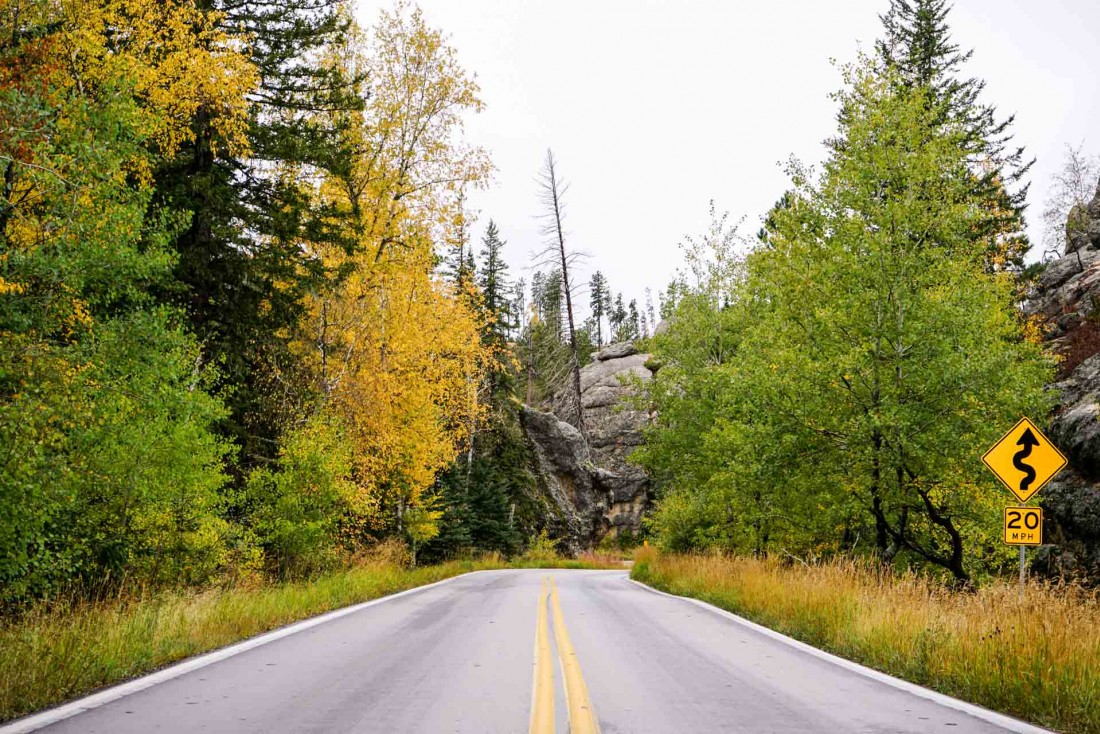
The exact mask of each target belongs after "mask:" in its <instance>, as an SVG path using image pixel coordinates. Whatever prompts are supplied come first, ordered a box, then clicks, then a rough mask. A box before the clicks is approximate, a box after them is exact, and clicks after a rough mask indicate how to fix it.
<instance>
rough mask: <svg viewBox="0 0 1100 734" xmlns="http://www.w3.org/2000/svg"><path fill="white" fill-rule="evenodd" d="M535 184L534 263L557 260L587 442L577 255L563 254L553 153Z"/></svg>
mask: <svg viewBox="0 0 1100 734" xmlns="http://www.w3.org/2000/svg"><path fill="white" fill-rule="evenodd" d="M538 183H539V188H540V190H541V191H540V196H541V199H542V204H543V207H544V212H543V214H542V216H541V218H542V220H543V226H542V234H543V236H544V237H546V246H545V247H544V248H543V250H542V251H541V252H540V253H539V254H538V256H537V259H540V260H542V261H544V262H547V261H554V260H557V261H559V262H560V266H561V278H562V290H563V291H564V295H565V314H566V322H567V324H568V326H569V350H570V361H571V365H570V366H571V369H572V372H573V390H572V394H573V400H574V403H575V404H574V406H573V407H574V408H575V412H574V417H575V419H576V426H577V429H578V430H579V431H580V432H581V435H582V436H584V438H585V440H586V441H587V440H588V430H587V427H586V426H585V423H584V410H583V409H582V405H581V361H580V354H579V351H578V349H577V328H576V322H575V321H574V318H573V294H572V287H571V283H570V278H569V274H570V268H571V267H572V265H573V263H574V261H575V258H576V255H577V253H570V252H567V250H566V248H565V226H564V224H565V202H564V197H565V193H566V192H567V191H568V190H569V186H568V185H567V184H565V183H564V182H563V181H562V180H561V177H560V176H559V175H558V162H557V160H556V159H555V158H554V151H552V150H550V149H547V151H546V162H545V163H544V164H543V168H542V171H541V172H540V173H539V177H538Z"/></svg>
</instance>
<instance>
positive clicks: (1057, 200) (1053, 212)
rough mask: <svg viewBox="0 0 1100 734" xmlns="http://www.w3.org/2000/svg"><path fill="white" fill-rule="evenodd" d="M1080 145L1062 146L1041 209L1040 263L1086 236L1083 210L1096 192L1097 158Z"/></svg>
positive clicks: (1099, 161) (1099, 168) (1099, 173)
mask: <svg viewBox="0 0 1100 734" xmlns="http://www.w3.org/2000/svg"><path fill="white" fill-rule="evenodd" d="M1083 149H1084V144H1083V143H1082V144H1081V145H1078V146H1077V147H1076V148H1074V147H1073V146H1071V145H1067V146H1066V153H1065V158H1064V159H1063V162H1062V167H1061V168H1060V169H1059V170H1058V172H1057V173H1055V174H1054V176H1053V178H1052V180H1051V183H1050V188H1049V189H1048V190H1047V197H1046V202H1045V205H1044V207H1043V213H1042V218H1043V260H1049V259H1052V258H1056V257H1058V255H1059V254H1061V252H1062V251H1063V248H1064V247H1065V246H1066V243H1067V241H1070V240H1074V239H1075V238H1079V237H1082V236H1087V235H1086V234H1085V233H1084V232H1083V231H1082V227H1083V226H1084V224H1085V222H1086V221H1087V219H1086V217H1085V216H1084V208H1085V207H1086V206H1087V205H1088V203H1089V201H1090V200H1091V199H1092V197H1093V195H1094V193H1095V192H1096V191H1097V178H1100V156H1096V155H1089V154H1087V153H1085V152H1084V151H1083Z"/></svg>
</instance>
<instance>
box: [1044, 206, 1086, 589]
mask: <svg viewBox="0 0 1100 734" xmlns="http://www.w3.org/2000/svg"><path fill="white" fill-rule="evenodd" d="M1027 311H1028V312H1029V313H1030V314H1033V315H1036V316H1039V317H1040V318H1041V319H1042V321H1043V322H1044V323H1045V324H1046V325H1047V328H1048V330H1049V331H1048V336H1047V338H1048V339H1049V347H1050V349H1051V351H1053V352H1054V353H1055V354H1057V355H1058V356H1059V357H1061V362H1060V364H1059V369H1058V382H1057V383H1055V385H1054V389H1056V390H1058V393H1059V407H1058V409H1057V410H1056V411H1055V413H1054V415H1053V417H1052V420H1051V424H1050V434H1051V435H1050V437H1051V439H1052V440H1053V441H1054V442H1055V443H1056V444H1057V445H1058V447H1059V448H1061V449H1062V451H1063V452H1064V453H1065V454H1066V456H1067V457H1068V458H1069V460H1070V465H1069V466H1068V467H1067V468H1066V469H1065V470H1063V471H1062V473H1061V474H1059V475H1058V476H1057V477H1056V478H1055V479H1054V480H1052V481H1051V482H1050V484H1048V485H1047V486H1046V487H1045V488H1044V489H1043V491H1042V494H1041V495H1040V497H1041V502H1040V504H1041V505H1042V506H1043V508H1044V509H1045V510H1046V511H1047V515H1048V522H1047V525H1046V537H1045V538H1044V540H1046V541H1047V542H1048V543H1051V544H1052V545H1050V546H1044V547H1043V548H1042V550H1041V551H1040V552H1039V554H1038V556H1037V558H1036V565H1037V568H1038V570H1040V571H1043V572H1046V573H1048V574H1051V575H1063V574H1065V575H1086V576H1089V577H1091V578H1093V579H1097V578H1100V186H1098V187H1097V191H1096V196H1095V197H1094V198H1093V199H1092V201H1091V202H1090V203H1089V204H1088V205H1086V206H1079V207H1077V208H1075V209H1074V210H1073V211H1072V212H1070V215H1069V218H1068V222H1067V224H1066V246H1065V251H1064V253H1063V254H1062V256H1061V257H1059V258H1058V259H1056V260H1054V261H1052V262H1050V263H1047V264H1046V266H1045V268H1044V270H1043V272H1042V274H1041V275H1040V276H1039V280H1038V283H1037V287H1036V291H1035V293H1034V294H1033V297H1032V298H1030V299H1029V300H1028V303H1027Z"/></svg>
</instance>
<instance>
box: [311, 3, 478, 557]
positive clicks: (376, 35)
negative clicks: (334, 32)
mask: <svg viewBox="0 0 1100 734" xmlns="http://www.w3.org/2000/svg"><path fill="white" fill-rule="evenodd" d="M333 63H339V64H343V65H345V66H346V67H357V68H367V69H369V70H370V80H371V84H370V90H369V96H368V98H367V106H366V109H365V110H364V111H363V113H362V114H361V116H359V115H355V116H353V117H345V118H344V119H343V120H341V121H340V122H342V123H343V124H344V125H345V126H347V127H348V128H349V131H348V132H347V138H346V140H347V143H348V145H349V146H350V147H352V148H353V149H354V150H356V151H357V155H356V157H355V159H354V161H353V165H352V166H351V167H350V168H349V170H347V171H346V172H344V173H343V174H341V175H330V176H328V177H327V178H326V179H325V180H324V181H323V182H322V183H321V185H320V186H319V194H318V195H319V196H320V197H321V198H322V199H323V200H324V202H325V203H326V204H327V205H329V206H330V207H333V208H334V209H335V211H336V212H337V216H336V218H335V219H334V221H337V222H340V223H341V224H342V226H344V227H345V228H346V231H347V232H348V237H349V239H351V240H352V241H353V242H354V251H353V252H352V253H351V254H349V253H348V252H346V251H344V250H342V249H338V248H331V249H329V250H326V251H324V252H319V253H316V254H317V256H318V258H319V259H320V260H321V261H322V262H323V263H324V265H325V266H326V268H327V269H329V270H330V271H339V272H344V273H346V274H347V275H346V277H345V278H344V279H343V280H342V281H341V282H340V284H339V285H338V286H337V287H335V288H334V289H333V290H331V291H328V292H324V293H315V294H313V296H312V298H311V299H310V301H309V307H308V314H307V316H306V317H305V318H304V319H303V322H302V324H301V329H300V334H301V338H300V341H299V352H300V354H301V356H302V357H303V359H304V360H306V361H307V362H308V363H309V364H310V365H311V370H312V372H313V374H314V375H315V376H316V379H317V381H318V383H319V384H320V387H321V392H322V393H323V394H324V395H325V405H326V409H328V410H334V411H336V412H337V413H338V414H339V416H340V419H341V421H342V423H343V425H344V426H345V427H346V433H347V435H348V437H349V440H350V441H352V442H353V443H354V447H353V456H354V458H353V461H354V465H355V482H356V486H357V496H356V499H355V502H354V505H355V510H356V512H357V515H358V524H359V525H360V526H362V529H364V530H367V531H371V530H381V529H383V528H388V527H394V526H396V527H397V528H399V529H403V530H406V531H407V532H409V533H410V534H411V535H416V536H417V537H418V538H421V539H423V538H427V537H431V536H432V535H433V534H434V529H435V524H436V522H437V521H438V519H439V513H438V512H437V511H434V510H433V509H432V507H431V504H432V503H431V498H430V497H429V496H428V490H429V489H430V487H431V486H432V484H433V483H434V481H435V476H436V474H437V473H438V472H439V471H440V470H442V469H443V468H445V467H446V466H447V465H448V464H450V463H451V462H452V461H454V459H455V457H456V455H457V454H458V452H459V451H460V450H461V449H462V447H463V444H464V443H465V442H466V441H467V440H468V438H469V432H470V430H471V427H472V426H474V425H476V424H477V421H478V419H479V418H480V417H481V413H482V410H483V406H482V405H481V404H480V403H479V396H478V387H479V386H480V385H481V384H482V381H483V380H482V378H483V375H484V371H485V369H486V368H487V366H488V364H489V361H490V360H491V358H492V357H491V354H490V351H489V349H488V348H487V347H486V346H484V345H483V344H482V343H481V338H480V337H481V333H482V329H483V326H484V324H483V322H482V317H481V315H480V314H479V313H478V311H477V309H476V307H475V305H474V303H475V301H474V299H472V298H470V297H469V295H468V294H465V293H458V292H456V288H455V286H453V285H452V284H450V283H446V282H444V281H443V280H442V279H441V278H440V277H438V275H437V274H436V272H435V271H436V263H437V254H436V253H437V249H438V248H441V247H443V246H444V245H445V244H446V242H447V240H448V238H450V237H451V236H453V232H454V229H455V228H454V223H455V222H456V221H462V220H463V216H462V192H463V190H464V189H465V187H467V186H469V185H479V184H482V183H483V182H484V181H485V179H486V177H487V175H488V173H489V170H490V165H489V162H488V159H487V157H486V156H485V154H484V152H483V151H481V150H480V149H478V148H474V147H469V146H467V145H465V144H463V143H462V142H461V139H460V136H459V133H460V131H461V126H462V115H463V114H464V113H465V112H467V111H477V110H479V109H480V107H481V102H480V101H479V100H478V98H477V87H476V85H475V84H474V83H473V81H472V80H470V79H468V78H467V77H466V76H465V73H464V71H463V70H462V69H461V67H460V66H459V65H458V63H457V60H456V59H455V56H454V52H453V50H452V49H450V48H449V47H447V46H446V45H445V43H444V39H443V37H442V35H441V34H440V33H439V32H438V31H435V30H432V29H430V28H428V27H427V26H426V24H425V23H424V21H423V19H422V17H421V15H420V13H419V11H418V10H412V11H410V10H409V9H408V8H407V7H405V6H402V5H399V6H398V7H397V8H396V10H395V11H393V12H383V13H382V14H381V16H380V20H379V22H378V24H377V25H376V26H375V28H374V29H373V34H372V35H371V36H370V37H369V40H368V38H367V37H366V36H362V35H360V36H358V38H357V41H356V44H355V46H354V48H352V49H351V50H350V51H349V52H348V53H347V55H345V56H342V57H340V58H334V59H333ZM414 518H415V523H414ZM403 520H407V523H405V522H403ZM353 524H354V523H353ZM414 524H415V526H416V527H415V528H413V525H414ZM406 525H407V526H406Z"/></svg>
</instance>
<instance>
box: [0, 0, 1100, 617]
mask: <svg viewBox="0 0 1100 734" xmlns="http://www.w3.org/2000/svg"><path fill="white" fill-rule="evenodd" d="M0 8H2V13H0V20H2V24H3V26H2V30H3V36H2V39H3V40H2V41H0V115H2V116H3V121H2V122H3V124H2V131H3V132H2V134H0V165H2V167H3V182H2V194H0V606H2V608H3V611H4V612H5V613H15V612H18V610H20V609H22V608H25V607H26V606H27V605H28V604H32V603H34V602H35V601H37V600H42V599H49V598H51V597H54V596H56V595H58V594H60V593H63V592H64V593H69V592H72V591H73V590H78V591H79V593H82V594H91V595H95V594H100V593H105V592H106V593H109V592H111V591H112V590H115V589H117V588H119V587H121V586H126V585H134V586H138V587H142V588H146V587H148V588H162V587H202V586H204V585H209V584H219V583H232V582H236V581H241V580H255V579H261V580H262V579H273V580H287V579H297V578H306V577H310V576H312V575H315V574H317V573H320V572H323V571H326V570H331V569H336V568H344V567H347V566H348V565H349V564H354V563H355V559H356V558H357V557H358V555H359V554H361V553H362V552H364V551H365V550H367V549H369V548H371V547H373V546H375V545H376V544H378V543H379V542H381V541H383V540H387V539H397V540H399V541H401V542H402V543H405V544H407V546H408V547H409V549H410V551H411V553H412V554H413V556H414V557H415V558H418V559H419V560H420V561H421V562H434V561H439V560H443V559H448V558H453V557H456V556H460V555H474V554H477V553H484V552H497V553H500V554H503V555H504V556H512V555H515V554H517V553H520V552H522V551H523V550H524V549H526V548H527V547H528V546H529V545H530V544H531V542H532V539H534V538H537V536H538V535H539V533H540V532H542V531H543V530H544V529H545V522H544V510H545V508H543V507H542V506H540V504H539V501H538V499H537V495H536V493H534V492H533V491H532V487H533V486H534V485H535V483H536V482H537V477H536V467H535V464H534V460H533V458H532V456H531V449H530V447H529V446H528V444H527V442H526V441H525V440H524V435H523V431H522V428H521V425H520V420H519V411H520V408H521V406H522V405H523V404H527V405H553V406H554V407H555V409H556V411H557V412H558V413H559V415H563V416H572V419H573V420H578V421H580V422H581V423H583V421H581V420H580V417H581V416H582V415H583V411H582V410H579V398H580V388H579V378H578V377H577V375H578V373H579V370H580V368H582V367H583V366H584V365H585V364H586V363H587V362H588V361H589V360H591V358H592V356H591V355H592V353H593V351H594V350H596V349H598V348H599V347H600V346H601V345H605V344H609V343H614V342H621V341H639V342H641V343H642V344H643V345H644V347H645V349H646V350H647V351H650V352H652V353H653V363H654V365H655V366H657V367H659V369H657V371H656V377H655V379H654V380H653V381H652V383H651V384H649V385H647V386H646V388H645V390H644V391H642V392H641V393H640V397H639V400H641V401H642V403H643V404H644V407H645V410H647V411H649V412H650V413H652V414H653V415H654V416H655V421H654V423H653V425H652V426H651V428H650V429H649V430H648V431H647V434H646V445H645V446H643V447H641V448H640V449H639V450H638V451H637V452H636V453H635V455H634V458H635V460H636V461H637V462H638V463H639V464H640V465H641V466H643V467H645V469H646V470H647V471H649V473H650V475H651V477H652V481H653V487H654V495H655V497H656V500H655V505H654V507H653V509H652V511H651V512H650V518H649V520H648V524H647V526H646V527H647V532H648V533H649V535H650V537H651V538H652V539H653V541H654V542H655V543H657V544H660V545H662V546H663V547H666V548H669V549H672V550H678V551H687V550H700V549H719V550H723V551H726V552H737V553H745V554H753V555H761V556H762V555H768V554H780V555H788V556H791V557H797V558H802V557H807V558H808V557H826V556H830V555H837V554H856V555H868V556H874V557H877V558H880V559H882V560H884V561H885V562H887V563H896V564H899V565H902V566H914V567H927V568H935V569H943V570H944V572H946V573H948V574H950V575H951V576H953V577H954V578H955V579H956V580H958V581H960V582H967V581H970V580H971V579H972V578H973V577H974V576H975V575H976V574H977V575H981V574H987V573H996V572H999V571H1001V570H1003V569H1004V568H1007V567H1008V564H1009V563H1011V561H1012V558H1013V556H1012V553H1011V551H1008V550H1006V549H1004V548H1003V547H1002V546H1001V545H1000V543H999V542H997V539H996V534H997V532H998V530H999V526H998V524H997V522H998V521H997V513H998V512H999V507H1000V504H1003V503H1001V502H1000V500H1001V499H1003V498H1002V497H1000V496H999V495H998V494H997V492H996V491H995V490H993V489H991V488H992V487H993V486H994V484H993V482H994V480H993V479H992V478H991V477H990V476H988V475H987V474H984V473H983V472H984V470H983V468H982V467H981V466H980V464H979V463H978V462H977V461H975V460H974V457H976V456H978V455H980V454H981V452H982V451H983V450H984V448H985V447H987V445H988V444H989V443H991V442H992V441H993V440H994V439H995V438H996V437H997V435H999V433H1000V432H1002V431H1003V428H1004V426H1007V425H1010V424H1011V423H1012V422H1013V421H1014V419H1015V418H1016V417H1018V416H1020V415H1024V414H1026V415H1030V416H1033V417H1035V418H1037V419H1039V420H1042V418H1043V417H1045V416H1046V415H1047V413H1049V411H1050V410H1051V408H1052V407H1053V402H1052V400H1053V399H1052V397H1051V394H1050V393H1049V392H1048V391H1046V390H1045V386H1046V385H1048V384H1049V383H1051V382H1052V381H1053V379H1054V374H1055V369H1056V360H1055V359H1054V358H1053V357H1051V356H1050V355H1049V354H1048V353H1047V352H1046V351H1045V350H1044V347H1043V344H1042V339H1043V326H1042V324H1040V323H1039V322H1038V320H1037V319H1035V318H1033V317H1032V316H1029V315H1027V314H1026V313H1025V310H1024V309H1023V308H1022V304H1023V303H1024V301H1025V300H1026V298H1027V297H1028V293H1029V289H1030V288H1032V287H1033V286H1032V284H1033V282H1034V279H1035V276H1036V273H1037V272H1038V270H1039V269H1040V268H1041V266H1039V265H1037V264H1036V263H1035V262H1034V258H1032V259H1030V260H1029V259H1027V253H1028V251H1029V249H1030V247H1031V243H1029V242H1028V240H1027V237H1026V235H1025V234H1024V232H1025V230H1024V202H1025V194H1026V190H1027V186H1026V180H1027V174H1028V170H1029V166H1030V163H1029V159H1028V157H1027V156H1026V154H1025V152H1024V150H1023V149H1022V148H1020V147H1018V146H1016V145H1015V144H1014V143H1013V140H1012V136H1011V123H1012V118H1011V116H1002V115H1001V114H1000V113H999V112H998V111H997V110H996V109H994V108H993V107H991V106H990V105H988V104H987V103H986V102H985V101H984V99H983V86H984V83H983V82H982V81H981V80H980V79H974V78H968V77H966V76H965V74H964V73H963V70H962V69H963V66H964V64H965V62H966V61H967V60H968V58H969V53H968V52H966V51H964V50H961V49H960V48H959V46H957V45H956V44H955V43H954V42H953V41H952V40H951V36H950V29H949V26H948V23H947V15H948V10H949V8H948V6H947V5H946V2H944V1H942V0H934V1H933V0H930V1H928V2H909V1H908V0H893V2H892V3H891V4H890V7H889V9H888V10H887V12H885V14H884V15H883V16H882V20H883V27H882V35H881V37H880V39H879V41H878V42H877V43H876V45H875V47H874V49H873V50H872V51H870V52H868V53H867V54H865V55H862V56H860V58H859V59H858V60H857V61H855V62H854V63H852V64H849V65H846V66H844V67H843V68H842V70H843V77H844V87H843V89H841V90H840V91H838V92H837V93H836V94H835V96H834V101H835V104H836V109H837V129H836V130H835V131H834V132H833V134H832V136H831V137H829V138H828V140H827V141H826V149H827V158H826V161H825V163H824V164H823V166H821V167H820V169H819V170H815V169H813V168H812V167H810V166H808V165H805V164H803V163H800V162H799V161H797V160H794V159H792V160H791V162H790V163H789V166H788V173H789V177H790V187H789V189H788V190H787V191H786V192H776V195H777V199H778V201H777V203H776V204H775V206H774V207H773V209H772V210H771V212H770V213H769V214H768V216H767V218H766V220H765V221H764V223H763V226H762V227H761V229H760V231H759V232H757V233H756V234H754V235H751V236H744V235H742V234H741V233H740V232H739V231H738V230H737V228H736V227H734V226H731V224H730V223H729V220H728V218H727V217H725V216H723V215H721V214H720V213H714V216H713V220H714V223H713V226H712V228H711V229H710V230H709V231H708V232H706V233H704V235H703V236H702V237H699V238H695V239H689V240H688V241H687V243H686V245H685V250H684V251H685V256H686V260H687V263H688V267H687V270H686V271H685V272H683V273H681V274H680V275H678V276H677V277H676V278H675V279H674V280H673V281H672V282H671V283H669V284H667V288H664V289H662V291H661V293H660V297H659V299H658V301H659V303H658V307H656V308H655V306H654V303H653V298H652V295H651V292H650V290H649V289H648V288H646V289H645V291H644V292H645V297H644V298H643V299H640V300H641V301H642V302H641V303H640V302H639V299H637V298H631V297H629V296H624V292H625V293H630V292H631V286H629V285H628V286H627V287H625V288H624V289H623V290H620V291H618V292H615V291H613V290H612V288H611V285H610V284H609V282H608V278H607V277H606V276H605V275H603V274H602V273H601V272H600V271H599V270H597V271H595V272H594V273H593V274H592V275H591V276H588V277H586V278H584V282H581V278H582V277H583V276H582V274H583V273H584V272H585V271H584V270H583V269H582V268H578V267H577V262H578V260H577V258H578V257H579V256H581V255H582V254H583V253H580V252H576V251H573V250H572V249H571V248H570V247H569V245H568V243H567V242H566V237H565V232H564V229H563V227H562V221H561V216H560V208H559V207H560V203H561V197H563V196H564V195H565V189H564V187H563V186H562V185H561V165H560V164H559V163H558V161H557V159H556V158H555V157H554V155H553V153H550V152H548V153H547V155H546V159H545V167H544V169H543V170H542V172H541V175H540V178H539V179H538V186H539V191H540V193H541V194H542V202H541V206H542V211H541V213H542V214H544V215H545V217H544V221H545V223H546V234H547V240H546V241H547V246H546V249H545V250H544V251H543V252H542V253H536V254H535V255H534V256H533V261H532V267H531V268H530V271H529V275H528V277H523V275H522V274H520V273H512V272H510V271H509V268H508V264H507V262H506V259H505V256H504V246H505V241H504V236H503V235H502V233H501V232H500V230H499V229H498V227H497V226H496V225H495V224H494V223H493V221H492V220H491V219H486V220H485V221H484V223H481V222H479V221H476V220H475V217H474V216H473V214H472V212H470V210H469V208H468V206H467V203H466V202H467V198H466V197H467V195H468V193H469V192H470V191H471V190H473V189H477V188H483V187H486V186H488V185H490V182H491V174H492V170H493V166H492V161H491V159H490V156H489V152H488V151H486V150H484V149H482V148H479V147H478V146H476V145H473V144H471V143H470V142H469V141H468V139H467V138H466V136H465V134H464V120H465V119H466V116H467V115H470V114H475V113H477V112H478V111H479V110H481V109H482V107H483V105H484V104H485V102H484V101H483V100H482V98H481V96H480V90H479V88H478V85H477V82H476V79H475V77H474V75H473V74H472V73H471V72H470V71H468V70H467V69H465V68H464V67H463V66H462V65H461V63H460V62H459V59H458V56H457V53H456V51H455V49H454V48H453V47H452V46H451V45H449V43H448V40H447V36H446V35H445V33H444V31H443V30H441V29H436V28H433V27H431V26H430V25H429V24H428V23H427V21H426V20H425V18H424V16H423V14H422V13H421V11H420V10H419V9H417V8H416V7H415V6H413V5H410V4H407V3H404V2H398V3H397V4H396V5H394V6H393V7H392V9H390V10H386V11H383V12H381V13H380V14H379V15H378V17H377V19H376V21H375V22H374V23H373V24H372V25H370V26H364V25H361V24H359V23H357V22H356V20H355V18H354V14H353V12H352V8H351V6H349V5H348V4H347V3H345V2H342V1H338V0H287V1H286V2H283V3H279V4H276V5H273V4H269V3H253V2H221V1H215V0H203V1H200V2H192V1H189V0H172V1H171V2H161V1H160V0H51V1H50V2H35V1H33V0H3V2H2V3H0ZM827 132H828V131H822V133H823V135H824V134H826V133H827ZM534 173H535V172H534V171H533V172H532V174H534ZM1086 193H1091V192H1080V193H1074V195H1075V196H1076V197H1077V198H1076V199H1074V198H1073V197H1070V199H1068V200H1067V201H1066V202H1065V205H1064V206H1061V207H1060V208H1058V207H1056V210H1055V211H1054V212H1053V214H1052V215H1051V217H1052V221H1054V222H1055V225H1056V226H1055V228H1057V226H1061V225H1059V224H1058V220H1059V217H1061V220H1060V221H1061V223H1062V225H1064V222H1065V216H1066V214H1067V212H1068V211H1069V209H1070V208H1072V206H1073V205H1074V204H1078V203H1081V202H1082V201H1083V200H1082V199H1081V197H1084V196H1085V195H1086ZM533 206H534V201H533ZM487 214H489V215H491V213H487ZM659 322H664V326H663V327H662V329H660V330H658V329H657V324H658V323H659ZM658 332H659V333H658ZM571 382H573V383H575V384H576V389H575V390H571ZM574 399H575V400H576V401H577V402H576V403H573V400H574ZM570 403H572V407H570ZM581 427H582V429H583V425H582V426H581Z"/></svg>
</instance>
